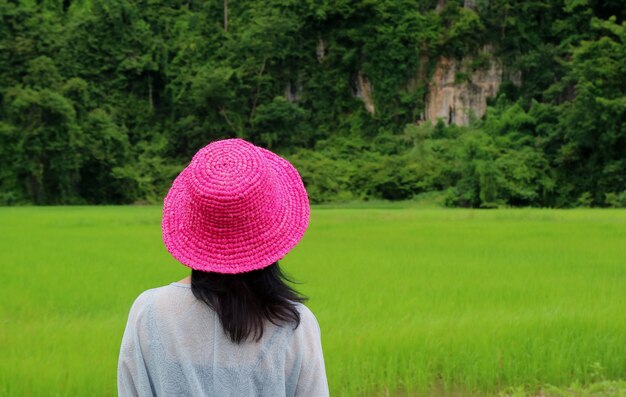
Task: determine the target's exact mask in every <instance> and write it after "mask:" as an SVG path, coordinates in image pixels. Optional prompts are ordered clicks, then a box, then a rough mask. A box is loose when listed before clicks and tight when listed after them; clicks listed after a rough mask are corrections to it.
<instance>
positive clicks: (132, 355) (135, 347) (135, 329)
mask: <svg viewBox="0 0 626 397" xmlns="http://www.w3.org/2000/svg"><path fill="white" fill-rule="evenodd" d="M148 301H149V295H148V293H147V292H144V293H142V294H141V295H139V297H137V299H136V300H135V302H134V303H133V305H132V307H131V309H130V313H129V315H128V322H127V323H126V328H125V330H124V336H123V337H122V344H121V347H120V354H119V360H118V366H117V390H118V395H119V396H120V397H126V396H137V397H139V396H152V395H153V393H152V388H151V382H150V376H149V372H148V368H147V365H146V357H144V352H143V349H142V343H143V344H145V343H146V327H145V326H144V325H145V322H146V320H147V311H148V310H149V307H148Z"/></svg>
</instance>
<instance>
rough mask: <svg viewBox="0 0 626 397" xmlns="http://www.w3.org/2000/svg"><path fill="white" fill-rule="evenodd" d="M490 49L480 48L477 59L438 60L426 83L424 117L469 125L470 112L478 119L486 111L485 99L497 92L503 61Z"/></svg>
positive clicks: (443, 58)
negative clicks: (428, 81) (493, 54)
mask: <svg viewBox="0 0 626 397" xmlns="http://www.w3.org/2000/svg"><path fill="white" fill-rule="evenodd" d="M490 52H491V49H490V48H488V47H487V48H485V49H483V52H482V54H481V55H479V57H481V58H480V59H476V58H474V57H470V56H467V57H464V58H463V59H461V60H456V59H451V58H447V57H441V58H440V59H439V61H438V62H437V65H436V67H435V72H434V73H433V75H432V76H431V78H430V83H429V85H428V95H427V100H426V109H425V115H424V117H425V119H426V120H431V121H432V122H436V121H437V119H439V118H441V119H442V120H443V122H444V123H446V124H456V125H468V124H469V122H470V117H471V114H473V115H474V116H476V117H478V118H480V117H482V116H483V115H484V114H485V111H486V109H487V99H488V98H490V97H494V96H495V95H496V94H497V93H498V90H499V88H500V84H501V82H502V78H503V67H502V63H501V62H500V61H499V60H498V59H496V58H494V57H493V56H491V55H490Z"/></svg>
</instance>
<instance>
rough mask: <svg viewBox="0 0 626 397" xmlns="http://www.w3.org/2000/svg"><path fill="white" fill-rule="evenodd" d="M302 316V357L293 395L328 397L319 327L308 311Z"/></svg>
mask: <svg viewBox="0 0 626 397" xmlns="http://www.w3.org/2000/svg"><path fill="white" fill-rule="evenodd" d="M303 314H304V315H303V316H302V326H303V329H302V331H303V334H302V340H301V342H302V344H303V346H302V347H303V357H302V361H301V368H300V376H299V378H298V385H297V387H296V393H295V395H296V396H319V397H325V396H328V395H329V391H328V381H327V379H326V368H325V365H324V355H323V352H322V335H321V330H320V326H319V323H318V321H317V319H316V318H315V316H314V315H313V313H312V312H310V311H309V310H308V309H306V311H305V312H304V313H303Z"/></svg>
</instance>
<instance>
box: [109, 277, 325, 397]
mask: <svg viewBox="0 0 626 397" xmlns="http://www.w3.org/2000/svg"><path fill="white" fill-rule="evenodd" d="M297 307H298V310H299V312H300V317H301V322H300V325H299V326H298V328H297V329H295V330H294V329H293V325H286V326H282V327H279V326H276V325H273V324H271V323H269V324H266V325H265V328H264V332H263V337H262V339H261V340H260V341H259V342H253V341H246V342H243V343H242V344H235V343H233V342H231V341H230V339H228V337H227V335H226V334H225V333H224V330H223V329H222V326H221V324H220V321H219V318H218V317H217V315H216V313H215V312H214V311H213V310H211V309H210V308H209V307H208V306H207V305H206V304H205V303H203V302H201V301H199V300H197V299H196V298H195V297H194V296H193V294H192V292H191V286H190V285H189V284H181V283H172V284H170V285H166V286H163V287H159V288H153V289H150V290H147V291H145V292H143V293H141V295H139V297H137V299H136V300H135V302H134V303H133V305H132V307H131V309H130V314H129V316H128V323H127V324H126V329H125V331H124V337H123V338H122V346H121V349H120V355H119V362H118V370H117V386H118V392H119V395H120V396H122V397H124V396H219V397H222V396H272V397H280V396H314V397H323V396H328V383H327V380H326V370H325V368H324V357H323V355H322V344H321V335H320V328H319V324H318V322H317V319H316V318H315V316H314V315H313V313H312V312H311V311H310V310H309V309H308V308H307V307H306V306H305V305H303V304H299V303H298V304H297Z"/></svg>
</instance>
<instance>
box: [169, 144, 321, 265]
mask: <svg viewBox="0 0 626 397" xmlns="http://www.w3.org/2000/svg"><path fill="white" fill-rule="evenodd" d="M309 212H310V208H309V201H308V195H307V192H306V189H305V188H304V185H303V182H302V180H301V178H300V175H299V174H298V171H297V170H296V169H295V168H294V167H293V165H292V164H291V163H289V161H287V160H286V159H284V158H282V157H280V156H278V155H277V154H275V153H272V152H271V151H269V150H267V149H265V148H262V147H259V146H256V145H254V144H252V143H250V142H247V141H245V140H243V139H225V140H220V141H215V142H212V143H210V144H209V145H207V146H205V147H204V148H202V149H200V151H199V152H198V153H196V155H195V156H194V157H193V159H192V160H191V162H190V163H189V165H188V166H187V167H185V168H184V169H183V170H182V171H181V173H180V174H179V175H178V176H177V177H176V179H175V180H174V182H173V183H172V186H171V187H170V190H169V191H168V193H167V195H166V197H165V198H164V200H163V219H162V222H161V228H162V232H163V242H164V243H165V246H166V248H167V250H168V251H169V252H170V253H171V254H172V256H173V257H174V258H175V259H177V260H178V261H179V262H181V263H182V264H184V265H186V266H189V267H191V268H192V269H196V270H201V271H209V272H217V273H228V274H235V273H242V272H247V271H252V270H256V269H261V268H263V267H265V266H268V265H270V264H272V263H274V262H275V261H277V260H280V259H281V258H283V257H284V256H285V255H286V254H287V252H289V250H291V249H292V248H293V247H294V246H295V245H296V244H297V243H298V242H299V241H300V239H301V238H302V236H303V235H304V232H305V230H306V228H307V226H308V223H309Z"/></svg>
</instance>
